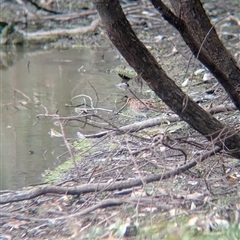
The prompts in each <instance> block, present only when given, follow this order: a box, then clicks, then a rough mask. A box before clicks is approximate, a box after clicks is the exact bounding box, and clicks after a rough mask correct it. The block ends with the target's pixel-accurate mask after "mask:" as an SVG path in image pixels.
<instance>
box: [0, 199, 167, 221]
mask: <svg viewBox="0 0 240 240" xmlns="http://www.w3.org/2000/svg"><path fill="white" fill-rule="evenodd" d="M125 203H128V204H129V203H130V204H138V205H143V206H146V205H148V206H149V205H154V206H156V207H158V208H160V209H162V210H165V211H167V210H170V209H171V208H172V206H171V205H167V204H161V203H159V199H153V198H151V199H148V198H127V199H107V200H103V201H101V202H100V203H97V204H96V205H93V206H90V207H88V208H86V209H84V210H83V211H80V212H77V213H74V214H70V215H67V216H61V217H57V218H29V217H25V216H22V215H16V214H12V213H5V212H0V217H1V218H3V217H5V218H6V217H7V218H11V219H18V220H24V221H31V222H37V223H39V222H40V223H43V222H47V223H50V224H54V223H55V224H56V223H57V222H59V221H60V222H62V221H66V220H69V219H70V218H73V217H81V216H84V215H87V214H90V213H91V212H93V211H95V210H97V209H99V208H107V207H113V206H119V205H122V204H125Z"/></svg>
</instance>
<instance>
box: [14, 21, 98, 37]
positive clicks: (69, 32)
mask: <svg viewBox="0 0 240 240" xmlns="http://www.w3.org/2000/svg"><path fill="white" fill-rule="evenodd" d="M100 21H101V19H100V18H97V19H95V20H93V21H92V23H91V24H90V25H89V26H82V27H78V28H73V29H54V30H50V31H39V32H34V33H29V32H24V31H22V30H19V29H18V32H19V33H20V34H22V35H23V38H24V39H25V40H26V41H45V40H54V39H55V38H57V37H60V36H62V37H63V36H65V37H66V36H70V35H71V36H72V35H77V34H84V33H87V32H92V31H94V30H95V29H96V28H97V26H98V25H99V23H100Z"/></svg>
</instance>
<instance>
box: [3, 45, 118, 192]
mask: <svg viewBox="0 0 240 240" xmlns="http://www.w3.org/2000/svg"><path fill="white" fill-rule="evenodd" d="M102 55H103V52H102V51H99V52H96V51H92V50H90V49H80V50H67V51H62V52H61V51H51V52H47V51H46V52H35V53H22V55H21V58H20V59H18V60H17V61H16V62H15V64H14V65H12V66H11V67H9V68H7V69H6V70H2V71H1V83H0V84H1V85H0V87H1V159H0V160H1V165H0V167H1V168H0V171H1V177H0V188H1V189H16V188H19V187H23V186H27V185H29V184H37V183H40V182H41V181H43V180H42V177H41V174H42V173H43V172H44V171H45V170H46V169H54V168H55V167H56V166H57V165H58V164H60V163H61V162H62V161H64V160H65V159H66V157H65V158H57V157H58V156H59V155H61V154H62V153H64V152H66V148H65V146H64V143H63V140H62V139H61V138H51V136H50V135H49V132H50V130H51V128H53V129H55V130H56V131H58V132H60V129H59V127H57V126H55V125H54V123H53V122H54V121H53V120H51V119H47V118H45V119H41V120H40V121H39V122H38V123H37V124H34V123H35V122H36V115H37V114H41V113H45V109H47V110H48V112H49V114H50V113H55V112H56V110H57V109H58V110H59V114H60V115H61V116H70V115H73V114H74V111H73V109H72V108H67V107H65V104H66V103H70V99H71V98H72V97H73V96H76V95H78V94H86V95H89V96H90V97H91V98H92V99H93V101H96V94H95V92H94V89H93V88H92V87H91V85H92V86H94V88H95V90H96V91H97V92H98V98H99V105H100V106H101V107H105V108H108V109H114V106H113V104H112V103H111V101H106V98H108V97H109V96H110V95H111V94H112V96H114V95H116V94H119V93H120V94H121V90H119V89H117V88H116V84H117V83H119V81H120V79H119V77H118V76H117V75H116V73H107V70H109V69H113V68H114V67H116V66H118V65H119V64H120V60H118V58H117V57H116V56H117V53H116V52H106V53H104V60H103V58H102ZM89 82H90V83H91V85H90V84H89ZM110 98H111V97H110ZM113 102H114V101H113ZM75 115H76V113H75ZM75 125H77V124H75ZM65 131H66V135H67V137H73V136H75V134H76V132H77V131H79V128H78V127H66V128H65ZM82 131H83V132H84V131H85V132H84V133H86V132H92V131H96V130H93V129H91V128H89V127H88V128H86V129H84V130H82Z"/></svg>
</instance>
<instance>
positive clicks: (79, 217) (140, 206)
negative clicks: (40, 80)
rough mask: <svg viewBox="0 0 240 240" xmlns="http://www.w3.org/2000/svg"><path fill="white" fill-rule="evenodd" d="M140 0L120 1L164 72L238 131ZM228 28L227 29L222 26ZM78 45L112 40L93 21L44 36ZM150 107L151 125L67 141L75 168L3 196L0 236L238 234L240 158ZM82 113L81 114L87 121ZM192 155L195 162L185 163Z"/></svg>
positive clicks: (218, 93)
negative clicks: (71, 31)
mask: <svg viewBox="0 0 240 240" xmlns="http://www.w3.org/2000/svg"><path fill="white" fill-rule="evenodd" d="M217 3H218V8H215V5H214V2H213V3H211V4H212V5H211V4H210V3H208V4H206V8H207V10H208V12H209V14H210V16H211V17H212V18H213V19H214V17H216V16H218V17H221V16H226V11H227V10H226V5H225V3H224V2H222V1H220V2H217ZM64 4H65V3H64V1H53V3H52V5H46V6H45V7H47V8H51V9H54V10H57V11H64V12H65V11H67V10H66V9H69V8H70V5H69V4H68V5H67V6H66V5H64ZM141 4H143V5H140V6H141V8H139V4H136V3H135V2H132V3H128V4H126V3H125V4H124V9H125V11H128V12H129V14H128V18H129V20H130V21H131V23H132V24H133V25H134V29H135V30H136V31H137V32H138V36H139V37H140V39H141V40H142V41H143V42H144V43H145V44H146V45H147V46H148V47H149V49H151V51H152V52H153V54H154V55H155V56H156V57H157V59H158V60H159V62H160V63H161V64H162V66H163V68H164V69H165V70H166V71H167V72H168V74H169V75H170V77H172V78H173V79H175V80H176V81H177V82H178V84H179V85H181V86H182V87H183V89H184V91H186V92H188V93H189V94H190V96H192V97H193V98H194V99H195V100H196V101H197V102H198V103H199V104H201V105H202V106H203V107H204V108H206V109H208V110H209V111H211V112H212V113H213V112H214V111H213V109H215V112H219V113H217V114H216V117H217V118H218V119H220V120H222V121H224V122H227V123H229V124H231V125H233V126H235V128H239V114H238V112H236V111H234V108H233V107H232V105H231V103H230V102H229V99H228V98H227V97H226V95H225V93H224V92H223V90H222V89H221V87H220V86H219V85H216V81H215V80H214V79H212V78H208V77H207V71H206V69H204V68H203V66H202V65H201V64H199V63H198V62H195V61H192V62H189V59H190V57H191V54H190V52H189V50H188V49H187V48H186V46H185V44H184V43H183V42H182V41H181V38H180V37H179V35H177V32H176V31H175V30H174V29H172V28H171V27H170V26H169V25H168V24H167V23H165V22H164V21H163V20H162V19H160V18H159V16H158V14H157V13H156V11H155V10H153V9H152V8H150V6H146V5H144V4H145V1H142V3H141ZM236 4H237V3H236ZM11 6H12V5H11ZM227 7H228V8H229V11H231V10H235V9H236V6H235V5H234V3H232V4H229V5H227ZM86 8H88V9H86ZM71 9H74V11H76V12H80V13H84V12H86V11H92V10H94V9H93V6H92V5H91V4H90V6H89V5H86V3H84V2H83V3H81V4H77V1H76V5H74V1H72V5H71ZM223 9H224V10H223ZM39 11H42V10H39ZM47 16H48V15H47ZM54 16H55V15H54ZM95 18H97V15H96V13H94V12H93V13H92V14H89V15H88V14H87V17H81V18H74V19H71V20H68V21H66V22H65V21H63V20H62V21H63V22H64V25H65V28H73V27H74V26H76V25H77V26H79V24H81V26H87V25H89V24H90V22H92V20H93V19H95ZM45 22H46V19H45V20H44V21H39V22H38V24H40V25H41V24H43V25H41V26H45V25H44V24H45ZM47 23H48V26H52V27H53V29H54V28H55V27H56V26H59V23H58V22H57V21H55V20H47ZM61 23H62V22H61ZM31 24H33V23H32V22H31V21H30V23H29V25H31ZM38 24H36V23H35V24H33V25H34V26H38ZM224 24H225V25H224ZM231 25H232V26H233V27H232V28H230V27H229V28H228V27H227V26H231ZM235 26H236V23H234V21H233V20H232V19H229V18H226V19H225V20H224V21H223V22H222V24H220V25H217V28H218V29H221V30H222V29H223V28H224V29H225V30H224V31H222V32H221V34H222V35H221V37H222V39H223V40H224V42H225V43H226V44H228V45H227V46H228V47H229V49H230V50H231V51H232V52H233V54H235V57H236V58H239V42H238V41H237V39H238V40H239V35H238V36H237V35H236V34H237V32H235ZM18 27H19V26H18ZM160 27H161V28H160ZM22 28H23V29H24V26H22ZM30 29H31V28H30ZM36 29H38V28H37V27H36ZM36 29H34V31H35V30H36ZM150 30H151V31H150ZM238 34H239V32H238ZM236 36H237V37H238V38H237V37H236ZM236 38H237V39H236ZM85 44H88V45H92V47H94V48H96V49H97V48H98V47H99V46H104V47H105V48H106V49H107V48H111V47H112V46H111V44H110V42H109V41H108V40H107V38H106V36H105V35H104V30H103V29H101V24H100V23H99V24H98V25H97V27H96V28H95V29H94V30H91V31H88V32H87V33H85V34H81V35H76V36H71V37H69V36H68V37H62V38H61V39H60V40H58V41H57V42H56V41H49V43H48V44H47V45H46V47H50V48H51V47H59V48H66V47H70V46H80V45H85ZM204 77H205V78H207V80H206V81H203V78H204ZM129 89H130V90H129ZM129 89H128V90H126V93H127V95H129V96H132V92H133V93H136V94H139V91H140V90H141V92H142V95H141V94H140V95H141V96H144V98H150V97H151V95H152V93H151V92H147V89H145V86H144V85H143V87H142V88H141V84H139V83H137V82H135V81H131V82H130V88H129ZM158 104H159V108H160V113H159V112H158V113H156V112H154V111H151V112H150V115H149V116H148V119H150V116H151V117H158V118H157V119H155V122H157V125H156V124H155V125H154V124H153V123H152V126H151V127H148V128H145V129H142V130H141V131H136V130H135V131H133V129H134V126H131V127H130V128H129V129H127V130H126V129H125V130H124V131H123V129H122V130H121V131H119V129H118V128H117V127H115V126H113V125H109V126H107V128H108V129H113V132H107V133H106V132H105V133H103V134H102V136H101V137H96V136H86V137H87V138H86V139H82V140H78V142H72V143H71V145H74V146H75V148H74V149H73V150H71V151H70V152H71V154H74V155H75V159H76V161H77V163H76V166H75V167H72V168H71V169H70V170H68V171H62V174H61V180H60V181H58V183H57V184H54V185H48V186H43V187H39V188H29V189H25V190H24V191H25V192H24V191H19V192H8V193H5V195H2V197H1V199H0V200H1V201H0V203H5V204H3V205H1V213H0V214H1V226H0V230H1V234H2V235H1V239H119V238H123V237H125V238H129V239H136V238H139V239H163V238H165V239H192V238H193V237H194V238H197V239H240V229H239V221H240V218H239V214H240V212H239V211H240V196H239V179H240V164H239V161H237V160H236V159H232V158H230V157H229V156H228V155H226V154H225V153H224V152H218V153H217V154H216V155H214V156H211V157H209V156H206V154H208V155H213V153H214V152H217V151H218V149H214V148H213V145H212V144H211V143H209V142H207V141H206V140H205V138H203V137H202V136H199V134H198V133H196V132H195V131H193V130H192V129H191V128H190V127H189V126H187V125H186V124H184V123H183V122H181V121H179V119H178V118H177V116H175V115H174V114H173V113H172V112H171V111H170V110H169V109H168V108H167V107H166V106H164V104H163V103H161V102H160V103H158ZM120 105H121V104H120ZM99 107H101V106H99ZM217 107H218V108H217ZM221 107H222V108H221ZM227 107H228V109H227ZM119 109H120V106H119ZM227 110H228V111H227ZM85 114H86V113H85V112H83V113H82V115H81V114H80V115H79V118H80V119H85ZM97 116H99V115H97V114H96V116H93V115H91V119H90V118H89V120H95V119H98V118H97ZM108 117H109V118H108V119H102V121H109V120H110V119H111V121H112V122H113V123H114V124H115V123H116V122H118V120H119V119H120V120H121V123H122V124H121V125H127V124H132V123H133V122H139V121H140V120H141V121H144V120H146V119H145V116H142V115H140V116H139V115H137V114H136V113H134V114H133V113H132V112H131V111H129V110H128V111H126V109H124V110H122V115H115V114H113V113H109V116H108ZM98 120H99V119H98ZM142 124H143V123H142ZM130 129H131V130H130ZM115 133H117V134H115ZM66 144H68V143H66ZM204 156H205V158H206V159H204ZM196 160H197V161H198V164H197V165H196V166H194V167H193V165H194V163H195V164H196V162H194V161H196ZM70 161H73V160H72V159H71V160H70ZM191 163H192V168H190V164H191ZM188 164H189V166H188ZM187 166H188V167H187ZM147 183H148V184H147ZM93 184H95V185H93ZM110 188H111V190H109V189H110ZM94 189H95V190H94ZM26 190H28V192H27V191H26ZM39 191H42V192H41V194H43V195H41V194H40V192H39ZM36 192H38V194H36V195H35V197H34V198H32V197H33V195H34V194H35V193H36ZM44 193H47V194H44ZM12 197H15V201H13V202H11V201H9V203H7V202H8V201H7V198H8V199H11V198H12ZM29 198H31V199H29ZM21 199H23V200H22V201H16V200H21ZM24 199H25V200H24ZM27 199H28V200H27Z"/></svg>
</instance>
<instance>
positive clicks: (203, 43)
mask: <svg viewBox="0 0 240 240" xmlns="http://www.w3.org/2000/svg"><path fill="white" fill-rule="evenodd" d="M150 1H151V2H152V4H153V5H154V7H155V8H156V9H157V10H158V11H159V12H160V13H161V14H162V17H163V18H164V19H166V20H167V21H168V22H169V23H170V24H171V25H173V26H174V27H175V28H176V29H177V30H178V31H179V33H180V34H181V36H182V38H183V39H184V41H185V43H186V44H187V45H188V46H189V48H190V49H191V51H192V52H193V54H194V55H195V57H196V58H198V59H199V60H200V61H201V62H202V63H203V64H204V65H205V66H206V67H207V68H208V69H209V71H210V72H211V73H212V74H213V75H214V76H215V77H216V79H217V80H218V81H219V83H220V84H221V85H222V86H223V87H224V89H225V90H226V92H227V93H228V95H229V96H230V98H231V99H232V101H233V103H234V104H235V106H236V107H237V108H238V109H239V110H240V68H239V66H238V65H237V62H236V61H235V59H234V58H233V56H232V55H231V54H230V53H229V51H228V50H227V49H226V48H225V46H224V45H223V43H222V41H221V40H220V39H219V37H218V35H217V32H216V30H215V28H214V27H213V25H212V24H211V22H210V20H209V18H208V16H207V15H206V13H205V11H204V9H203V6H202V4H201V2H200V1H199V0H188V1H182V0H170V2H171V4H172V6H173V8H174V11H175V13H176V15H175V14H174V13H173V12H172V11H171V10H170V9H169V8H168V7H167V6H166V5H164V3H163V2H162V1H161V0H150Z"/></svg>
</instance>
